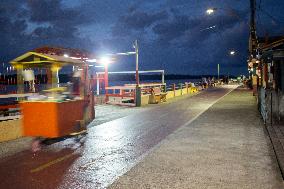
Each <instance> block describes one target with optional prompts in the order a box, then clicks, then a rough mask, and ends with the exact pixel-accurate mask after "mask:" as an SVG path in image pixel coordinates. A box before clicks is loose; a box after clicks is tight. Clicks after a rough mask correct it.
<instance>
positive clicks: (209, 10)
mask: <svg viewBox="0 0 284 189" xmlns="http://www.w3.org/2000/svg"><path fill="white" fill-rule="evenodd" d="M214 11H215V10H214V9H212V8H209V9H207V10H206V13H207V14H208V15H210V14H213V13H214Z"/></svg>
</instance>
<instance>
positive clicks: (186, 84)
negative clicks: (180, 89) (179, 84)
mask: <svg viewBox="0 0 284 189" xmlns="http://www.w3.org/2000/svg"><path fill="white" fill-rule="evenodd" d="M185 86H186V94H188V83H185Z"/></svg>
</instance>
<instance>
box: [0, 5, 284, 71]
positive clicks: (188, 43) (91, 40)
mask: <svg viewBox="0 0 284 189" xmlns="http://www.w3.org/2000/svg"><path fill="white" fill-rule="evenodd" d="M210 7H213V8H217V11H216V12H215V13H214V14H212V15H206V13H205V11H206V9H207V8H210ZM283 10H284V1H283V0H258V1H257V16H256V19H257V34H258V35H259V36H264V35H265V34H266V33H268V34H269V35H283V34H284V15H283ZM211 26H214V27H213V28H211V29H210V28H209V27H211ZM0 34H1V35H0V58H1V61H2V62H8V61H9V60H11V59H13V58H15V57H17V56H19V55H21V54H22V53H25V52H26V51H28V50H32V49H34V48H37V47H40V46H44V45H50V46H59V47H70V48H79V49H86V50H88V51H90V52H93V53H95V54H96V55H97V56H102V55H103V54H107V53H116V52H126V51H133V47H132V44H133V41H134V40H135V39H138V41H139V45H140V69H141V70H149V69H165V70H166V73H174V74H216V72H217V64H218V63H220V64H221V74H228V73H230V74H235V75H237V74H247V64H246V59H247V58H246V57H247V51H248V36H249V0H26V1H25V0H1V1H0ZM230 50H235V51H236V55H235V56H230V55H229V51H230ZM110 69H111V70H134V69H135V59H134V57H133V56H132V57H124V58H120V59H119V60H118V61H117V63H116V64H113V65H111V67H110Z"/></svg>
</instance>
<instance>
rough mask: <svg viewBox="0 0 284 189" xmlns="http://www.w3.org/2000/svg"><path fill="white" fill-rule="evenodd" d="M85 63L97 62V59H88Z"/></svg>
mask: <svg viewBox="0 0 284 189" xmlns="http://www.w3.org/2000/svg"><path fill="white" fill-rule="evenodd" d="M86 61H87V62H97V59H88V60H86Z"/></svg>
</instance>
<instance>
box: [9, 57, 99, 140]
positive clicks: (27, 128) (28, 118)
mask: <svg viewBox="0 0 284 189" xmlns="http://www.w3.org/2000/svg"><path fill="white" fill-rule="evenodd" d="M10 63H11V64H12V65H13V66H15V68H16V69H17V86H18V93H24V88H23V76H22V73H23V70H26V69H34V68H40V69H45V70H46V74H47V78H48V82H47V83H48V84H49V89H47V90H44V92H49V93H51V97H50V96H49V98H46V99H43V100H21V101H20V107H21V112H22V115H23V119H22V126H23V135H24V136H33V137H43V138H57V137H62V136H67V135H71V134H72V133H78V132H81V131H84V130H85V129H86V125H87V123H89V122H90V121H91V120H93V119H94V99H93V98H94V95H93V93H92V89H91V88H92V87H91V84H92V82H91V79H90V78H89V76H88V75H89V74H88V64H86V62H85V61H84V59H83V58H82V57H81V58H78V57H71V56H70V57H69V56H67V55H65V54H62V53H61V54H60V53H58V52H57V54H52V53H48V54H45V53H38V52H27V53H25V54H24V55H22V56H20V57H18V58H16V59H14V60H12V61H11V62H10ZM64 66H73V69H74V67H76V69H77V70H80V71H81V73H82V74H81V76H80V79H79V80H80V81H79V85H78V86H79V91H78V93H77V94H76V95H73V94H72V95H73V97H74V98H72V99H65V100H62V99H60V100H58V99H56V98H53V94H54V95H56V93H58V92H60V91H64V87H59V76H58V72H59V70H60V69H61V68H62V67H64ZM40 92H41V91H40Z"/></svg>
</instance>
